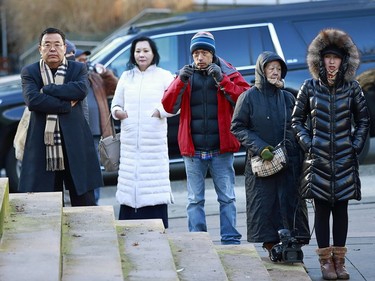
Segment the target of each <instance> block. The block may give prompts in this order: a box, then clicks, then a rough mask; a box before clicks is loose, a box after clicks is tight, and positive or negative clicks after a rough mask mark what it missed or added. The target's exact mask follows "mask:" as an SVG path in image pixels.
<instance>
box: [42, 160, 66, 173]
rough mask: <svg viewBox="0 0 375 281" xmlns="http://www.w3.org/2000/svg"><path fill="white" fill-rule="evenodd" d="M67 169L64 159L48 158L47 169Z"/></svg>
mask: <svg viewBox="0 0 375 281" xmlns="http://www.w3.org/2000/svg"><path fill="white" fill-rule="evenodd" d="M62 170H65V165H64V159H61V158H59V159H52V158H49V159H47V167H46V171H52V172H54V171H62Z"/></svg>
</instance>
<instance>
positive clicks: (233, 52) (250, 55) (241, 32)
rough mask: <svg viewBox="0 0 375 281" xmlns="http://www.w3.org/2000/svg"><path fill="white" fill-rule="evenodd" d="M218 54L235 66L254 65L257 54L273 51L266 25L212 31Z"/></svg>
mask: <svg viewBox="0 0 375 281" xmlns="http://www.w3.org/2000/svg"><path fill="white" fill-rule="evenodd" d="M212 34H213V35H214V37H215V44H216V52H217V55H218V56H222V57H223V59H225V60H226V61H228V62H230V63H231V64H232V65H234V66H235V67H236V68H240V67H248V66H249V65H251V66H254V65H255V64H256V60H257V58H258V55H259V54H260V53H261V52H263V51H265V50H268V51H273V52H274V51H275V47H274V46H273V44H272V40H271V36H270V33H269V30H268V28H267V26H257V27H247V28H236V29H228V30H218V31H212Z"/></svg>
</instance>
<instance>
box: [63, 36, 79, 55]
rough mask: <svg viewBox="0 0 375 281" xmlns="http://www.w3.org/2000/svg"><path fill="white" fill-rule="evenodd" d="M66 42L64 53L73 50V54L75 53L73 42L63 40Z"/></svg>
mask: <svg viewBox="0 0 375 281" xmlns="http://www.w3.org/2000/svg"><path fill="white" fill-rule="evenodd" d="M65 44H66V53H67V54H69V53H70V52H73V54H75V53H76V51H77V49H76V46H75V45H74V43H73V42H71V41H69V40H68V39H66V40H65Z"/></svg>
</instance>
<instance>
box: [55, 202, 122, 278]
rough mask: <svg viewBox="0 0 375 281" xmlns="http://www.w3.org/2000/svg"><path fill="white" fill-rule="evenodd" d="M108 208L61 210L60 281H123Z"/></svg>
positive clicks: (111, 211)
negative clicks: (61, 266) (61, 246)
mask: <svg viewBox="0 0 375 281" xmlns="http://www.w3.org/2000/svg"><path fill="white" fill-rule="evenodd" d="M114 222H115V219H114V212H113V207H112V206H93V207H65V208H64V209H63V228H62V233H63V239H62V245H63V250H62V254H63V255H62V259H63V273H62V279H61V280H63V281H123V280H124V279H123V275H122V269H121V258H120V252H119V243H118V240H117V232H116V228H115V223H114Z"/></svg>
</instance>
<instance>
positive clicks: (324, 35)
mask: <svg viewBox="0 0 375 281" xmlns="http://www.w3.org/2000/svg"><path fill="white" fill-rule="evenodd" d="M332 45H334V46H336V47H337V48H339V49H342V50H343V51H344V53H345V56H344V58H343V60H342V63H341V67H340V71H341V72H342V73H341V75H340V76H341V77H343V78H344V80H345V81H350V80H353V79H354V77H355V73H356V71H357V68H358V66H359V62H360V59H359V53H358V49H357V47H356V46H355V45H354V43H353V40H352V39H351V38H350V36H349V35H348V34H347V33H345V32H344V31H342V30H338V29H330V28H329V29H324V30H322V31H320V32H319V34H318V35H317V36H316V37H315V39H314V40H313V41H312V42H311V44H310V46H309V48H308V53H307V64H308V66H309V71H310V73H311V75H312V76H313V78H314V79H319V78H321V79H323V80H325V79H326V78H325V77H322V76H323V75H324V74H325V73H326V72H325V69H324V64H323V60H322V55H321V52H322V50H323V49H325V48H326V47H327V46H332ZM324 76H325V75H324Z"/></svg>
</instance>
